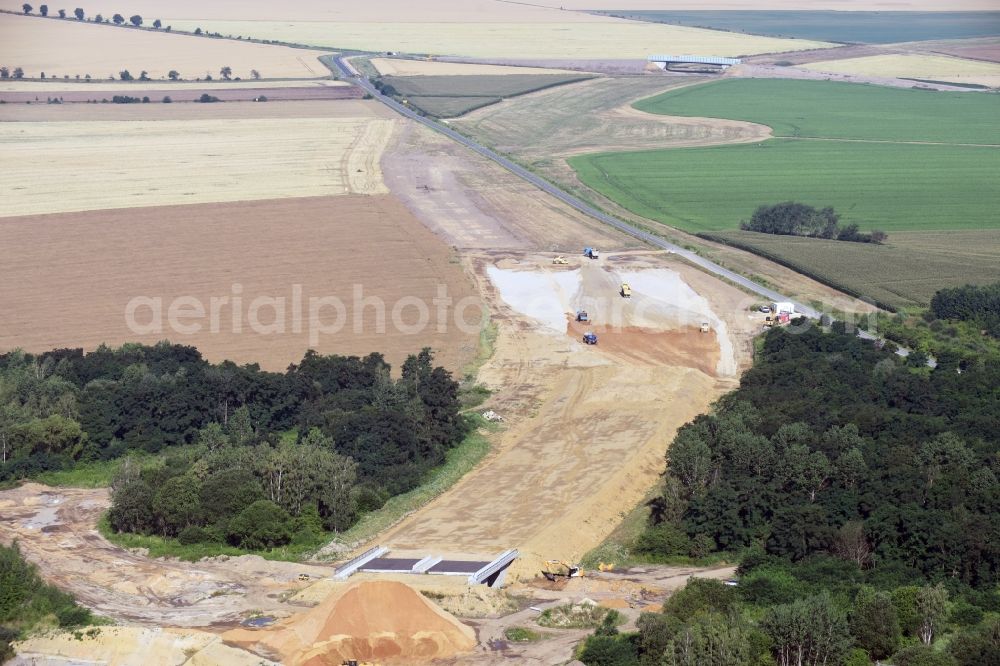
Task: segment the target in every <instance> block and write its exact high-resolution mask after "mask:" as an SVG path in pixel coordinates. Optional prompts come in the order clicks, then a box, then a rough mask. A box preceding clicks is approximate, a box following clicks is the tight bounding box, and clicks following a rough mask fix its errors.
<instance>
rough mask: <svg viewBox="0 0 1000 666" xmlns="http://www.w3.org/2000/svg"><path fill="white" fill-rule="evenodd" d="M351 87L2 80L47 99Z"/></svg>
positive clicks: (9, 88) (6, 88)
mask: <svg viewBox="0 0 1000 666" xmlns="http://www.w3.org/2000/svg"><path fill="white" fill-rule="evenodd" d="M350 85H351V84H349V83H347V82H346V81H335V80H333V79H276V80H271V81H267V80H259V81H170V80H166V79H158V80H156V81H107V80H102V79H97V80H94V81H91V82H89V83H87V82H83V81H77V80H76V79H69V80H65V79H56V80H51V81H49V80H45V81H27V80H23V79H22V80H20V81H15V80H12V79H6V80H0V93H5V92H25V93H35V94H36V95H38V96H39V97H42V98H43V99H44V98H45V97H46V96H52V95H58V94H59V93H61V92H87V91H90V90H106V91H109V92H115V93H125V94H129V95H133V96H134V95H140V96H141V95H142V94H143V92H142V91H143V90H149V89H150V88H153V87H155V88H157V89H159V90H198V91H202V90H205V91H208V92H212V91H213V90H216V91H226V90H244V89H247V88H309V87H335V88H336V87H339V88H344V87H347V86H350Z"/></svg>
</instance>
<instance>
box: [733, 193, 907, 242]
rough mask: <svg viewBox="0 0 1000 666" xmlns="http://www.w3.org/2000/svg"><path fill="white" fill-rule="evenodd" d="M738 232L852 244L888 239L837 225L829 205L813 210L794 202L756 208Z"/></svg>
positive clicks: (848, 226) (833, 212)
mask: <svg viewBox="0 0 1000 666" xmlns="http://www.w3.org/2000/svg"><path fill="white" fill-rule="evenodd" d="M740 229H743V230H744V231H757V232H759V233H763V234H777V235H779V236H808V237H810V238H826V239H831V240H840V241H851V242H855V243H883V242H885V240H886V239H887V238H888V236H887V235H886V233H885V232H884V231H873V232H871V233H868V234H865V233H861V232H860V231H858V225H856V224H849V225H847V226H844V227H842V226H840V215H838V214H837V213H836V212H835V211H834V210H833V208H831V207H829V206H827V207H826V208H824V209H822V210H816V209H815V208H813V207H812V206H807V205H806V204H802V203H798V202H795V201H785V202H783V203H779V204H774V205H772V206H759V207H758V208H757V210H755V211H754V213H753V216H751V218H750V220H749V221H747V220H744V221H743V222H741V223H740Z"/></svg>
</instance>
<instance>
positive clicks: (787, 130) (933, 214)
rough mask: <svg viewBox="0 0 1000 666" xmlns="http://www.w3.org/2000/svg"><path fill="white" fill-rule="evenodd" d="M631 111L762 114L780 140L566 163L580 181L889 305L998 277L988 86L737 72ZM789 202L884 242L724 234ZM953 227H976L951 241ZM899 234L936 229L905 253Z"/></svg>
mask: <svg viewBox="0 0 1000 666" xmlns="http://www.w3.org/2000/svg"><path fill="white" fill-rule="evenodd" d="M635 107H636V108H638V109H640V110H644V111H648V112H651V113H659V114H665V115H677V116H689V117H717V118H728V119H734V120H745V121H751V122H756V123H761V124H764V125H768V126H770V127H771V128H773V129H774V134H775V136H777V137H779V138H775V139H770V140H767V141H764V142H761V143H756V144H742V145H732V146H718V147H712V148H677V149H667V150H653V151H642V152H629V153H602V154H591V155H583V156H578V157H573V158H571V159H570V160H569V163H570V166H572V167H573V168H574V169H575V170H576V173H577V175H578V176H579V178H580V180H581V181H582V182H583V183H584V184H585V185H587V186H588V187H590V188H592V189H594V190H597V191H598V192H600V193H601V194H603V195H605V196H606V197H608V198H610V199H612V200H613V201H615V202H616V203H619V204H620V205H622V206H624V207H625V208H627V209H629V210H631V211H632V212H634V213H636V214H638V215H642V216H643V217H646V218H649V219H651V220H656V221H659V222H663V223H665V224H669V225H671V226H674V227H677V228H680V229H683V230H685V231H690V232H693V233H700V234H705V235H711V236H713V237H716V238H718V237H719V235H720V234H722V235H725V236H726V237H727V238H726V239H725V240H726V242H728V243H730V244H732V245H738V246H740V247H743V248H744V249H750V250H752V251H754V252H757V253H758V254H762V255H764V256H767V257H769V258H772V259H774V260H776V261H778V262H780V263H783V264H785V265H788V266H790V267H793V268H796V269H798V270H800V272H803V273H806V274H808V275H812V276H813V277H816V278H818V279H820V280H821V281H823V282H826V283H827V284H830V285H833V286H835V287H841V288H844V289H845V290H846V291H849V292H850V293H853V294H858V295H862V296H865V297H868V298H870V299H872V300H875V301H878V302H880V303H884V304H887V305H890V306H891V307H908V306H912V305H914V304H926V303H927V301H928V300H929V298H930V296H931V295H932V294H933V291H934V290H935V289H936V288H937V286H946V285H953V284H958V283H961V282H962V281H963V280H964V281H970V282H981V281H983V280H984V279H985V278H984V277H983V276H986V275H989V276H992V277H991V279H994V280H995V279H996V273H997V271H996V269H995V268H994V267H995V266H996V265H998V264H1000V250H998V246H1000V242H998V241H997V239H998V238H1000V232H998V231H997V230H998V229H1000V216H998V215H997V213H996V211H997V210H1000V187H997V183H998V177H1000V97H998V96H996V95H990V94H982V93H940V92H929V91H922V90H920V91H918V90H907V89H899V88H883V87H877V86H868V85H860V84H849V83H834V82H826V81H793V80H767V79H765V80H750V79H736V80H724V81H716V82H712V83H709V84H705V85H698V86H690V87H686V88H681V89H677V90H671V91H668V92H666V93H664V94H662V95H658V96H656V97H652V98H648V99H645V100H642V101H640V102H638V103H636V104H635ZM789 200H792V201H800V202H802V203H807V204H810V205H813V206H816V207H824V206H833V207H834V208H835V209H836V210H837V212H838V213H840V215H841V218H842V221H843V222H847V223H857V224H858V225H859V226H860V227H861V228H862V229H863V230H871V229H881V230H883V231H886V232H888V233H889V242H888V247H885V248H877V247H873V246H867V247H866V246H861V245H859V244H857V243H847V242H838V241H819V240H815V239H801V238H788V237H773V238H769V237H767V236H763V237H760V235H759V234H751V235H745V234H741V233H740V232H738V231H735V230H737V229H738V228H739V224H740V221H741V220H744V219H747V218H749V217H750V215H751V214H752V213H753V211H754V209H755V208H756V207H757V206H760V205H763V204H774V203H778V202H781V201H789ZM960 230H968V233H980V234H983V236H982V237H981V238H979V241H980V242H975V243H972V242H965V243H960V242H959V240H958V239H959V234H958V232H959V231H960ZM911 232H947V233H943V234H942V235H941V236H940V237H938V238H936V243H935V244H932V245H926V246H921V247H919V248H917V249H915V248H914V247H912V246H908V247H907V248H906V249H905V251H904V249H903V244H904V240H905V239H906V238H908V236H907V235H908V234H911ZM963 233H964V232H963ZM966 238H968V236H966ZM910 240H912V238H910ZM984 241H991V242H988V243H985V244H984ZM984 252H985V255H984V254H983V253H984ZM984 256H985V257H986V258H985V259H984ZM862 265H863V266H866V267H867V268H866V269H865V270H864V271H861V270H860V266H862ZM949 266H951V267H952V270H949V269H948V268H947V267H949ZM862 276H863V277H862Z"/></svg>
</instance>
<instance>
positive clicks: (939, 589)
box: [581, 325, 1000, 666]
mask: <svg viewBox="0 0 1000 666" xmlns="http://www.w3.org/2000/svg"><path fill="white" fill-rule="evenodd" d="M666 459H667V467H666V473H665V476H664V483H663V487H662V493H661V494H660V496H659V497H657V498H656V499H654V500H653V501H652V502H651V504H650V508H651V512H650V521H649V525H648V527H647V528H646V531H645V532H644V533H643V534H642V535H641V537H640V538H639V539H638V541H637V543H636V549H637V550H638V551H640V552H642V553H645V554H646V556H648V557H652V558H654V559H655V558H657V557H659V558H667V557H670V556H678V555H680V556H694V557H700V556H703V555H705V554H708V553H713V552H723V553H730V554H731V556H732V557H736V558H737V559H738V560H739V561H740V562H741V565H740V569H739V581H738V585H736V586H726V585H723V584H722V583H719V582H715V581H702V580H697V579H695V580H693V581H692V582H691V583H689V585H688V587H687V588H685V590H683V591H682V592H681V593H679V594H677V595H675V596H674V597H672V598H671V599H670V600H669V602H668V603H667V605H666V606H665V607H664V610H663V613H658V614H644V615H643V616H642V617H643V619H642V620H641V621H640V623H639V631H638V632H636V633H632V634H617V633H616V632H615V630H614V628H613V627H602V628H601V629H600V630H598V632H597V634H595V636H593V637H591V638H590V639H589V640H588V641H587V643H586V644H585V646H584V648H583V650H582V652H581V659H582V661H584V663H586V664H591V665H593V664H638V663H643V664H647V663H648V664H692V665H694V664H702V663H712V664H719V665H723V666H725V665H729V664H732V665H734V666H735V665H736V664H754V663H759V664H774V663H777V664H779V665H780V666H787V665H791V664H796V665H802V664H805V665H809V666H812V665H819V664H826V665H829V666H833V665H835V664H849V665H850V666H861V665H863V664H871V663H874V662H875V661H876V660H885V659H889V658H891V659H892V661H891V663H893V664H896V665H897V666H916V665H939V664H940V665H943V666H956V665H957V666H978V665H981V664H998V663H1000V594H998V582H1000V484H998V483H997V475H998V474H1000V355H983V356H980V357H978V358H975V359H971V358H968V359H963V362H962V364H961V366H959V365H958V364H957V363H946V364H939V365H938V367H937V368H936V369H934V370H931V369H930V368H927V367H919V366H917V367H914V366H913V365H912V364H907V363H905V362H904V361H902V359H900V358H898V357H896V356H895V355H893V354H891V353H890V352H889V351H888V350H882V349H879V348H878V347H877V346H876V345H875V344H874V343H872V342H869V341H865V340H861V339H859V338H857V337H855V336H854V335H852V334H849V333H846V332H845V331H844V330H843V327H842V326H840V327H838V326H837V325H834V327H833V330H831V331H829V332H824V331H822V330H820V329H818V328H817V327H810V328H808V329H807V330H805V331H794V332H793V331H788V330H785V329H774V330H771V331H769V332H768V333H767V335H766V336H765V337H764V338H763V340H762V343H761V345H760V348H759V350H758V353H757V358H756V361H755V364H754V367H753V368H752V369H750V370H748V371H747V372H746V374H745V375H744V376H743V378H742V380H741V384H740V388H739V389H738V390H736V391H734V392H732V393H730V394H727V395H726V396H724V397H723V398H722V399H721V400H720V401H719V402H718V403H717V405H716V406H715V409H714V411H713V413H711V414H708V415H702V416H699V417H698V418H696V419H695V420H694V421H693V422H692V423H689V424H687V425H686V426H684V427H683V428H681V429H680V430H679V431H678V433H677V436H676V437H675V439H674V441H673V443H672V444H671V445H670V448H669V450H668V452H667V455H666Z"/></svg>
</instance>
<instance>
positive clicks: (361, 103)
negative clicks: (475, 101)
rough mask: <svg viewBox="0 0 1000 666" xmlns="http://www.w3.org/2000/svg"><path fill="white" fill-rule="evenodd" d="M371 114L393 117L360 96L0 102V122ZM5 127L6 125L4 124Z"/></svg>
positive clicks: (76, 121)
mask: <svg viewBox="0 0 1000 666" xmlns="http://www.w3.org/2000/svg"><path fill="white" fill-rule="evenodd" d="M268 118H271V119H286V120H287V119H290V118H312V119H316V118H333V119H355V118H375V119H385V120H396V119H398V118H399V116H398V115H396V114H395V112H393V111H391V110H389V108H388V107H386V106H385V105H383V104H381V103H379V102H375V101H371V100H361V99H345V100H339V101H337V103H336V104H331V103H330V102H328V101H322V100H320V101H309V100H288V101H280V102H268V103H267V104H255V103H253V102H247V103H230V104H0V123H10V122H74V123H79V122H100V121H111V120H129V121H136V120H175V121H179V120H247V119H252V120H263V119H268ZM8 129H9V128H8Z"/></svg>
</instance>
